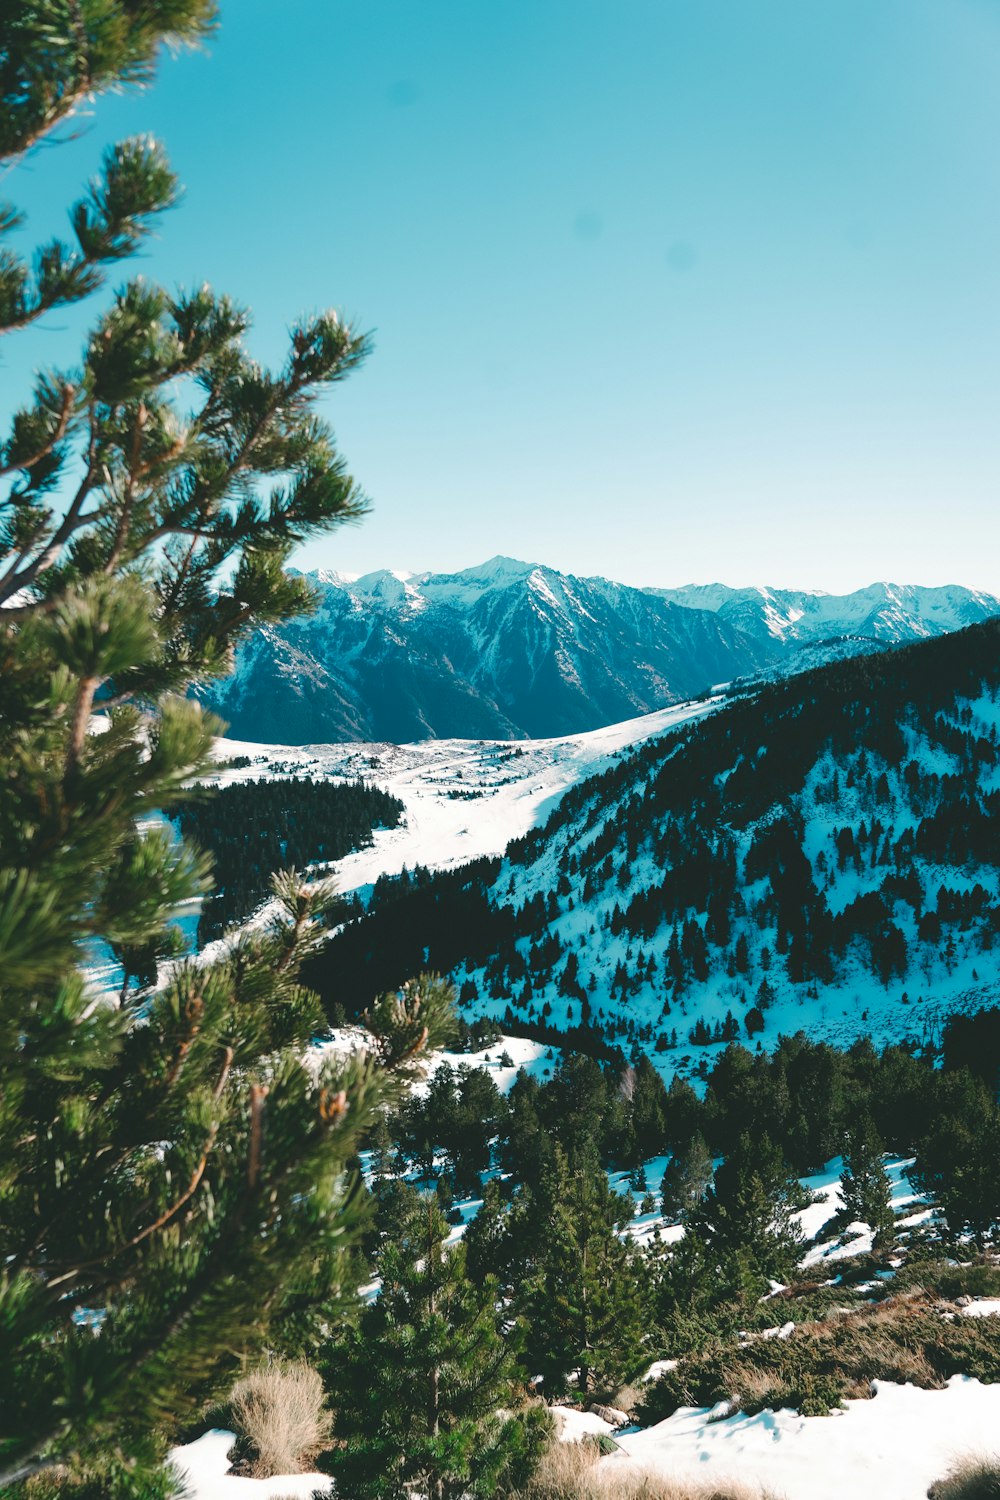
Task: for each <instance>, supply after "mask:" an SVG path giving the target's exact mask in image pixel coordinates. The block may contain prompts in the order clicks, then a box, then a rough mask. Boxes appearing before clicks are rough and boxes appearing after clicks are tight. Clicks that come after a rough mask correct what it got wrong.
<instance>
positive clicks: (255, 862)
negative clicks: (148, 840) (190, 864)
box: [177, 776, 403, 944]
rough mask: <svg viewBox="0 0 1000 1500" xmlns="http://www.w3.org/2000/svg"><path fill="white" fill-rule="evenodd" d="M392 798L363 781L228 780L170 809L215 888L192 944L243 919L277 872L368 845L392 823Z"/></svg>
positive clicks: (396, 807) (395, 803) (397, 808)
mask: <svg viewBox="0 0 1000 1500" xmlns="http://www.w3.org/2000/svg"><path fill="white" fill-rule="evenodd" d="M402 811H403V804H402V803H401V802H400V801H399V800H398V798H396V797H391V796H389V794H388V792H383V791H381V790H380V789H379V788H378V787H374V786H368V785H367V783H366V782H364V781H361V780H358V781H354V782H347V783H344V782H329V781H315V780H312V779H311V778H310V777H303V776H292V777H287V778H283V779H282V780H280V781H275V780H269V779H258V780H254V781H234V782H232V783H231V784H230V785H229V786H225V787H221V788H214V789H213V791H212V795H211V797H208V798H206V799H204V800H202V801H195V802H191V803H188V804H186V805H184V806H183V807H181V808H179V809H178V810H177V821H178V824H179V826H180V829H181V832H182V833H183V834H184V836H185V838H189V839H190V840H191V841H192V842H193V843H195V844H197V845H199V846H200V847H201V848H202V849H204V850H206V851H207V852H208V853H210V854H211V856H212V860H213V869H214V877H215V883H214V889H213V891H212V893H211V895H210V896H208V897H207V898H206V900H205V903H204V907H203V909H202V915H201V921H200V922H199V926H198V941H199V943H200V944H201V943H206V942H210V941H211V940H212V939H213V938H216V937H219V936H220V935H221V933H222V932H223V931H224V929H225V928H226V927H229V926H232V925H234V924H236V923H238V922H242V921H245V920H246V918H247V917H249V916H250V915H251V913H252V912H253V910H254V908H255V907H257V906H259V905H260V903H261V902H262V901H263V900H264V899H265V898H266V896H267V895H268V892H269V891H270V880H271V876H272V874H273V873H274V872H275V871H276V870H288V869H297V870H301V869H304V868H305V866H306V865H308V864H325V863H329V862H330V861H332V860H337V859H342V858H343V856H344V855H345V854H350V853H351V852H352V850H354V849H361V848H364V846H365V845H366V844H370V843H371V839H372V830H373V829H375V828H395V826H396V824H397V823H398V822H399V818H400V815H401V813H402Z"/></svg>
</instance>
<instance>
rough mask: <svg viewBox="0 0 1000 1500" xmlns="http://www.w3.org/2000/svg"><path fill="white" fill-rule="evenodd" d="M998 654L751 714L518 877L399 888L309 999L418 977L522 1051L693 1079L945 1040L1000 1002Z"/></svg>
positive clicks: (514, 860) (479, 868)
mask: <svg viewBox="0 0 1000 1500" xmlns="http://www.w3.org/2000/svg"><path fill="white" fill-rule="evenodd" d="M998 646H1000V625H998V624H997V623H996V622H993V621H990V622H986V623H985V624H983V625H980V626H975V627H972V628H970V629H969V630H966V631H964V632H961V633H959V634H956V635H952V636H946V637H943V638H940V639H937V640H932V641H928V642H926V643H921V644H919V645H915V646H908V647H903V648H898V649H896V650H894V651H891V652H888V653H886V654H883V655H879V656H870V657H865V658H860V659H854V660H850V661H844V662H839V663H835V664H833V665H830V666H827V667H824V668H822V669H819V670H817V671H815V672H812V673H809V674H806V675H804V676H802V677H799V678H797V679H794V680H791V681H787V682H783V683H778V684H774V685H769V686H766V687H764V688H763V689H761V690H759V691H758V692H756V693H755V694H753V695H752V696H747V697H745V698H736V699H735V700H734V701H732V702H731V703H730V704H728V705H727V706H726V707H725V708H724V709H722V710H721V711H719V712H718V713H717V714H715V715H713V716H711V717H710V718H708V719H706V720H704V721H702V722H699V723H697V724H693V725H691V726H688V727H685V728H682V729H681V730H679V731H678V732H676V733H675V734H673V735H671V736H668V737H665V738H663V739H660V740H657V741H654V742H651V743H649V744H648V745H646V746H644V747H643V748H642V749H640V750H638V751H636V752H635V753H634V754H632V755H629V756H627V757H625V758H623V759H622V760H621V761H620V762H619V763H618V764H617V765H616V766H615V767H613V768H612V769H611V770H609V771H607V772H606V773H605V774H603V775H601V776H599V777H596V778H593V779H591V780H589V781H587V782H584V783H582V784H581V785H580V786H578V787H576V788H574V789H573V790H572V791H571V792H569V793H568V794H567V795H566V796H565V797H564V799H563V800H562V802H561V804H560V806H559V807H558V808H557V810H556V811H555V813H554V814H553V815H552V817H551V818H550V819H549V821H548V823H547V824H546V825H545V826H544V827H543V828H541V829H538V830H536V831H533V832H532V833H530V834H529V835H528V836H527V837H526V838H524V839H521V840H518V841H515V843H513V844H512V845H510V846H509V848H508V850H507V854H506V857H505V859H504V860H503V861H502V862H501V861H482V862H480V863H479V864H477V865H475V866H468V867H466V868H465V869H464V870H460V871H456V872H451V873H448V874H446V875H439V876H436V877H430V876H426V875H422V874H421V873H420V872H416V874H414V875H410V876H404V877H403V878H402V879H400V880H399V881H395V882H383V883H382V885H381V888H377V889H376V893H375V898H374V900H373V902H372V905H371V908H370V911H369V914H368V915H366V916H364V917H363V918H361V919H358V920H355V921H354V922H353V923H352V924H351V925H350V926H348V927H347V928H345V929H344V931H343V932H342V933H341V934H340V935H339V936H338V937H337V938H336V939H335V940H334V942H333V943H332V944H331V945H330V947H329V949H328V950H327V952H326V953H324V954H323V955H321V956H320V957H319V958H318V959H317V960H316V961H315V962H314V967H313V976H312V977H313V979H314V982H316V983H318V984H319V985H320V986H321V987H322V988H324V990H325V992H326V993H331V992H332V985H333V982H334V976H336V983H337V993H338V995H339V996H340V997H341V998H343V997H344V996H345V995H346V996H347V997H348V1000H349V1002H350V1003H353V1004H358V1005H360V1004H362V1003H364V1002H365V1001H366V1000H367V999H368V997H369V996H370V994H371V993H372V992H373V991H375V990H377V989H378V988H380V987H383V986H385V985H386V984H393V983H396V982H397V980H398V978H400V977H401V976H402V975H403V974H405V972H407V970H408V968H409V967H411V966H412V962H413V960H414V958H415V957H416V956H417V955H418V953H419V956H420V957H422V958H423V957H425V956H426V959H427V961H429V962H430V964H431V965H433V966H434V967H436V968H439V969H441V970H442V971H447V972H450V973H453V974H455V976H456V977H457V978H458V979H459V981H460V982H461V992H462V997H463V1000H464V1002H465V1003H466V1005H467V1006H471V1007H472V1008H473V1009H476V1010H478V1011H481V1012H487V1013H490V1014H493V1015H497V1016H501V1017H503V1018H504V1020H505V1024H506V1025H508V1027H510V1026H514V1027H517V1028H519V1029H523V1028H525V1027H544V1026H550V1027H554V1028H556V1029H559V1030H562V1029H565V1028H566V1027H574V1028H578V1027H580V1026H583V1027H584V1028H585V1029H586V1030H587V1031H588V1032H590V1033H592V1034H594V1035H595V1038H596V1039H600V1040H601V1041H602V1042H604V1043H605V1044H606V1043H608V1042H611V1043H617V1044H619V1045H622V1046H623V1047H624V1048H625V1049H626V1050H628V1049H629V1048H630V1047H632V1046H635V1045H638V1046H641V1047H643V1048H645V1049H649V1050H652V1051H655V1052H656V1053H660V1054H663V1053H667V1054H669V1061H670V1062H672V1063H673V1064H674V1065H681V1066H684V1067H687V1068H698V1067H699V1066H700V1065H701V1061H702V1058H704V1057H705V1054H704V1053H703V1052H702V1051H701V1050H700V1049H701V1048H703V1047H705V1046H711V1045H712V1044H713V1043H722V1042H726V1041H731V1040H733V1039H735V1038H736V1037H743V1038H744V1039H749V1038H753V1039H757V1038H760V1039H761V1041H762V1042H763V1044H764V1045H768V1046H770V1045H772V1044H773V1043H774V1041H775V1040H776V1038H777V1036H778V1035H779V1034H781V1033H789V1032H792V1031H796V1030H798V1029H800V1028H801V1027H803V1026H805V1027H807V1028H808V1029H809V1030H810V1032H811V1034H814V1035H820V1036H828V1037H830V1038H832V1039H836V1040H839V1041H849V1040H850V1039H852V1038H853V1037H855V1036H858V1035H862V1034H865V1033H867V1032H872V1033H873V1034H875V1035H876V1036H878V1037H879V1038H881V1039H884V1040H890V1039H894V1038H899V1037H915V1038H917V1039H925V1040H926V1039H933V1037H934V1036H935V1034H936V1033H937V1032H938V1031H939V1029H940V1023H941V1018H942V1017H943V1016H944V1015H945V1014H947V1013H948V1012H949V1011H951V1010H953V1009H969V1008H976V1007H978V1006H979V1005H982V1004H984V1003H987V1002H988V1001H989V1000H990V999H991V998H992V997H993V995H994V991H995V988H996V981H995V979H994V964H993V961H992V959H991V956H990V955H991V953H992V950H993V948H994V945H995V943H996V940H997V934H998V931H1000V890H998V870H997V864H998V861H1000V844H998V841H997V839H996V836H995V826H996V819H997V815H998V812H1000V749H998V726H1000V658H998ZM397 967H398V969H399V974H398V975H397V974H396V972H395V970H396V968H397ZM664 1060H665V1061H666V1060H668V1059H664Z"/></svg>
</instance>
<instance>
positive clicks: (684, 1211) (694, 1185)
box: [663, 1134, 714, 1223]
mask: <svg viewBox="0 0 1000 1500" xmlns="http://www.w3.org/2000/svg"><path fill="white" fill-rule="evenodd" d="M713 1171H714V1167H713V1163H712V1154H711V1152H710V1151H709V1149H708V1147H707V1146H706V1144H705V1138H704V1136H703V1135H701V1134H695V1135H693V1136H692V1137H691V1140H690V1142H689V1143H688V1145H687V1147H686V1149H685V1150H683V1151H679V1152H677V1153H676V1154H675V1155H674V1156H672V1157H671V1158H670V1161H669V1162H668V1163H667V1169H666V1171H665V1172H664V1174H663V1213H664V1216H665V1217H666V1218H668V1219H676V1220H679V1221H680V1222H681V1223H685V1222H686V1221H687V1219H688V1218H689V1217H690V1215H691V1214H692V1213H693V1212H694V1211H695V1210H696V1209H697V1207H698V1205H699V1203H701V1201H702V1199H703V1198H704V1197H705V1194H706V1193H707V1192H708V1189H709V1186H710V1184H711V1181H712V1174H713Z"/></svg>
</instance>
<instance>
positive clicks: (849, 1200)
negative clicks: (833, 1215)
mask: <svg viewBox="0 0 1000 1500" xmlns="http://www.w3.org/2000/svg"><path fill="white" fill-rule="evenodd" d="M840 1192H841V1196H842V1198H843V1200H844V1211H845V1213H846V1214H847V1216H848V1222H849V1223H853V1222H854V1221H855V1220H857V1221H860V1222H861V1223H862V1224H867V1225H868V1227H869V1229H870V1230H871V1231H872V1233H873V1235H874V1242H875V1243H876V1244H878V1243H879V1241H880V1240H882V1239H884V1238H885V1236H886V1235H887V1234H889V1233H891V1231H892V1227H893V1224H894V1223H895V1218H894V1215H893V1212H892V1200H891V1189H890V1185H889V1178H888V1174H887V1173H886V1170H885V1167H884V1165H883V1163H882V1142H881V1141H880V1140H879V1138H878V1136H877V1135H876V1133H875V1127H874V1125H873V1124H872V1122H871V1121H870V1120H866V1121H863V1122H862V1123H861V1124H860V1125H858V1126H857V1127H856V1128H855V1129H854V1130H853V1131H852V1132H851V1133H850V1135H849V1136H848V1139H847V1144H846V1147H845V1150H844V1172H843V1176H842V1177H841V1181H840Z"/></svg>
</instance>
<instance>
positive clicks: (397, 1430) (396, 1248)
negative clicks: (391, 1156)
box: [325, 1197, 546, 1500]
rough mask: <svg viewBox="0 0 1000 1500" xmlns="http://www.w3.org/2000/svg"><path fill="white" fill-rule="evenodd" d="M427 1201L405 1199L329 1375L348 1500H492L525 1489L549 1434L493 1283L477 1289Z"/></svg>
mask: <svg viewBox="0 0 1000 1500" xmlns="http://www.w3.org/2000/svg"><path fill="white" fill-rule="evenodd" d="M447 1233H448V1226H447V1224H446V1222H445V1220H444V1218H443V1217H442V1215H441V1212H440V1209H439V1208H438V1207H437V1204H436V1201H435V1199H434V1198H432V1197H429V1198H423V1199H418V1200H416V1201H415V1202H413V1201H412V1200H411V1202H410V1203H409V1205H408V1206H407V1208H406V1211H405V1213H404V1215H403V1217H402V1220H401V1221H400V1222H398V1223H397V1224H396V1225H395V1226H394V1227H393V1230H392V1232H391V1234H390V1237H389V1240H388V1242H387V1243H386V1245H385V1246H384V1248H383V1250H382V1252H381V1255H380V1257H379V1261H378V1270H379V1272H380V1275H381V1278H382V1290H381V1293H380V1295H379V1297H378V1299H377V1301H375V1302H374V1303H372V1304H371V1305H370V1306H369V1307H368V1308H367V1309H366V1311H365V1313H364V1315H363V1316H362V1318H361V1321H360V1324H359V1325H358V1327H357V1329H356V1330H355V1331H354V1332H353V1333H351V1334H349V1335H348V1337H347V1339H346V1341H345V1343H344V1344H339V1345H336V1346H334V1347H333V1348H332V1349H330V1350H329V1351H328V1354H327V1356H326V1360H325V1372H326V1376H327V1382H328V1385H329V1388H330V1392H331V1400H332V1404H333V1406H334V1408H335V1411H336V1421H335V1436H336V1438H337V1439H338V1440H339V1441H338V1442H337V1444H336V1446H335V1447H334V1448H333V1449H332V1450H331V1452H330V1454H329V1455H328V1458H327V1463H328V1466H329V1468H330V1470H331V1472H332V1473H333V1475H334V1478H335V1481H336V1486H337V1492H338V1494H341V1495H343V1496H345V1500H362V1497H370V1496H385V1497H393V1500H395V1497H402V1496H403V1495H405V1494H411V1493H413V1492H414V1491H415V1490H416V1491H419V1492H420V1493H423V1494H426V1495H428V1496H430V1497H432V1500H458V1497H460V1496H462V1495H469V1494H472V1495H491V1494H493V1493H495V1492H496V1490H497V1489H498V1488H500V1487H503V1488H511V1487H516V1486H518V1485H520V1484H522V1483H523V1482H524V1481H525V1480H526V1479H527V1477H528V1475H529V1474H530V1472H531V1469H532V1468H533V1466H534V1463H535V1461H536V1459H537V1456H538V1454H539V1452H540V1449H541V1445H542V1442H543V1440H544V1437H545V1433H546V1424H545V1422H544V1420H543V1413H542V1412H541V1411H540V1410H539V1409H538V1408H530V1407H527V1406H526V1403H525V1399H524V1396H523V1393H521V1392H520V1391H519V1387H518V1380H517V1373H518V1372H517V1364H516V1352H517V1339H516V1337H513V1338H512V1337H511V1333H510V1330H509V1329H508V1328H506V1327H505V1326H504V1325H505V1319H504V1315H503V1312H502V1310H501V1309H500V1307H499V1306H498V1287H497V1284H496V1283H495V1282H494V1281H492V1280H490V1279H489V1278H487V1279H485V1280H482V1281H476V1282H473V1281H472V1280H471V1279H470V1278H469V1276H468V1275H467V1273H466V1267H465V1253H464V1250H463V1248H462V1247H461V1245H458V1246H455V1247H454V1248H453V1249H446V1248H445V1244H444V1242H445V1239H446V1237H447Z"/></svg>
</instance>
